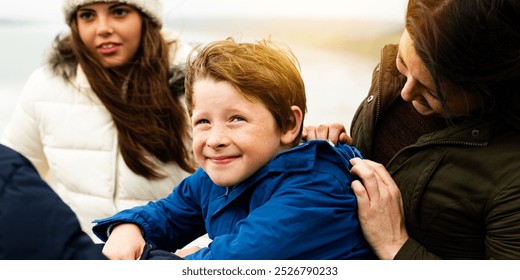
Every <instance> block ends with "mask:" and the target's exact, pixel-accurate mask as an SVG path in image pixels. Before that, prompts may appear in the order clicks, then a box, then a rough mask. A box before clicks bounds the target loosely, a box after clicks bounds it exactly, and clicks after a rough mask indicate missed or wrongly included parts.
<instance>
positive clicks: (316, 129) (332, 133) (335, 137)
mask: <svg viewBox="0 0 520 280" xmlns="http://www.w3.org/2000/svg"><path fill="white" fill-rule="evenodd" d="M302 137H303V139H305V140H307V141H310V140H316V139H319V140H330V141H332V143H334V145H338V142H340V143H344V144H348V145H350V144H352V138H350V136H348V135H347V132H346V130H345V126H344V125H342V124H340V123H330V124H320V125H319V126H313V125H307V126H305V127H304V128H303V133H302Z"/></svg>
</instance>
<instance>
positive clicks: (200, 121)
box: [195, 119, 209, 125]
mask: <svg viewBox="0 0 520 280" xmlns="http://www.w3.org/2000/svg"><path fill="white" fill-rule="evenodd" d="M208 123H209V121H208V120H205V119H202V120H196V121H195V125H199V124H208Z"/></svg>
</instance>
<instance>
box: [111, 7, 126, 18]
mask: <svg viewBox="0 0 520 280" xmlns="http://www.w3.org/2000/svg"><path fill="white" fill-rule="evenodd" d="M112 13H113V14H114V15H115V16H118V17H124V16H126V15H127V14H128V10H127V9H124V8H117V9H114V10H113V11H112Z"/></svg>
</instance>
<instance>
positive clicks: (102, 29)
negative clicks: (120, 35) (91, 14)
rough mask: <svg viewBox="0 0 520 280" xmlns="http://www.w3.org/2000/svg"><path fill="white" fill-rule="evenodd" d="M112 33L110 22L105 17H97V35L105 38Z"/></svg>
mask: <svg viewBox="0 0 520 280" xmlns="http://www.w3.org/2000/svg"><path fill="white" fill-rule="evenodd" d="M113 32H114V29H113V28H112V26H111V23H110V20H109V18H108V17H106V16H98V20H97V33H98V35H100V36H107V35H110V34H112V33H113Z"/></svg>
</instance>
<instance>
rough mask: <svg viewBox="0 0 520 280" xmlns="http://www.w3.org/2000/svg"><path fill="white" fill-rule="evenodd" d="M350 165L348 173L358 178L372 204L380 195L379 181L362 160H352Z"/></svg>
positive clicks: (371, 169) (372, 170)
mask: <svg viewBox="0 0 520 280" xmlns="http://www.w3.org/2000/svg"><path fill="white" fill-rule="evenodd" d="M350 163H351V164H352V168H351V170H350V173H352V174H353V175H355V176H358V177H359V178H360V180H361V182H362V183H363V185H364V186H365V189H366V192H367V195H368V198H369V199H370V201H371V202H373V201H374V200H375V199H376V198H378V197H379V196H380V195H381V194H380V190H379V187H380V186H379V184H380V182H381V179H380V178H379V176H378V175H377V174H376V173H375V171H374V169H373V168H372V166H370V165H369V164H368V163H366V162H365V161H364V160H363V159H360V158H353V159H351V160H350Z"/></svg>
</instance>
